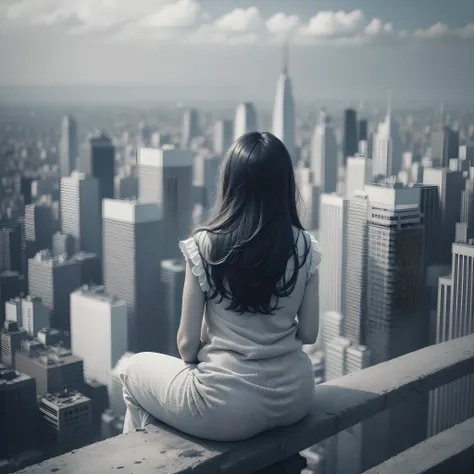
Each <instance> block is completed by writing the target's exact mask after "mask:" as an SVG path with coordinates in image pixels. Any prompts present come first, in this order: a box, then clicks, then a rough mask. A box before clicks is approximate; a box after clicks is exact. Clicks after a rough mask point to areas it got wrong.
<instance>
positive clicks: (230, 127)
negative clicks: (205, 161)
mask: <svg viewBox="0 0 474 474" xmlns="http://www.w3.org/2000/svg"><path fill="white" fill-rule="evenodd" d="M233 135H234V123H233V122H232V120H218V121H217V122H216V123H215V124H214V133H213V151H214V153H217V154H218V155H224V153H226V152H227V150H228V149H229V148H230V146H231V145H232V141H233V138H234V137H233Z"/></svg>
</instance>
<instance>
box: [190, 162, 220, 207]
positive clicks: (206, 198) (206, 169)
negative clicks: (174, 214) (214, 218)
mask: <svg viewBox="0 0 474 474" xmlns="http://www.w3.org/2000/svg"><path fill="white" fill-rule="evenodd" d="M221 161H222V160H221V157H219V156H217V155H214V154H208V153H198V154H197V155H196V157H195V158H194V168H193V189H194V192H195V196H194V199H193V201H194V203H196V204H200V205H201V206H203V208H204V209H205V210H206V211H207V210H209V209H211V208H212V206H213V204H214V202H215V199H216V196H217V183H218V178H219V176H218V175H219V165H220V164H221Z"/></svg>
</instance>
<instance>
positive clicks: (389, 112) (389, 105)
mask: <svg viewBox="0 0 474 474" xmlns="http://www.w3.org/2000/svg"><path fill="white" fill-rule="evenodd" d="M391 115H392V91H391V90H389V91H388V95H387V116H388V117H391Z"/></svg>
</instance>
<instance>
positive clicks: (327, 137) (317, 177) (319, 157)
mask: <svg viewBox="0 0 474 474" xmlns="http://www.w3.org/2000/svg"><path fill="white" fill-rule="evenodd" d="M310 168H311V171H312V172H313V184H314V185H315V186H318V187H319V189H320V191H321V193H332V192H335V191H336V189H337V179H338V147H337V141H336V136H335V133H334V126H333V124H332V120H331V118H330V117H329V115H327V114H326V111H324V110H323V111H321V114H320V117H319V123H318V124H317V125H316V127H315V129H314V134H313V138H312V141H311V157H310Z"/></svg>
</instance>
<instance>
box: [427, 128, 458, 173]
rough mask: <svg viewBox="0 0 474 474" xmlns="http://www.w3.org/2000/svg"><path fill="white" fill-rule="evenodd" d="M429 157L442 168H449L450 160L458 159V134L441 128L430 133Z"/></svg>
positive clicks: (449, 129)
mask: <svg viewBox="0 0 474 474" xmlns="http://www.w3.org/2000/svg"><path fill="white" fill-rule="evenodd" d="M431 157H432V158H433V159H434V160H435V161H436V163H437V164H438V165H440V166H443V167H446V168H447V167H448V166H449V160H450V159H451V158H458V157H459V132H456V131H454V130H452V129H451V128H450V127H446V126H443V127H442V128H441V129H439V130H435V131H433V132H432V133H431Z"/></svg>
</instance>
